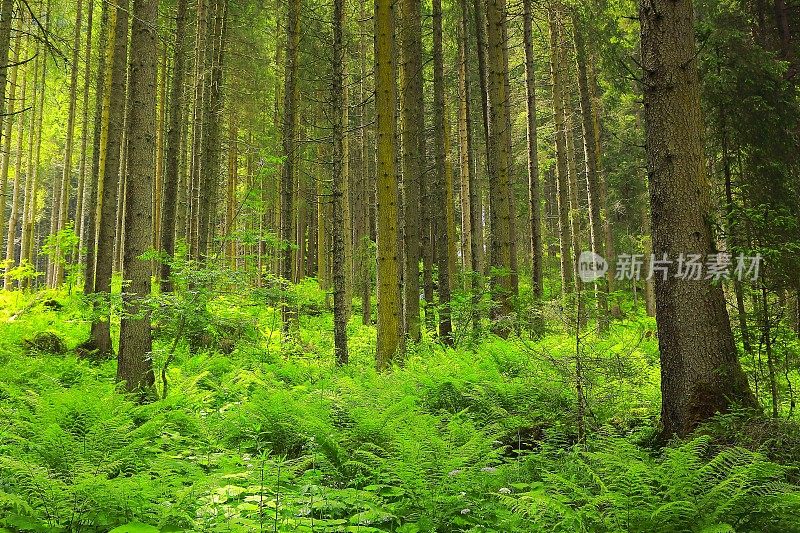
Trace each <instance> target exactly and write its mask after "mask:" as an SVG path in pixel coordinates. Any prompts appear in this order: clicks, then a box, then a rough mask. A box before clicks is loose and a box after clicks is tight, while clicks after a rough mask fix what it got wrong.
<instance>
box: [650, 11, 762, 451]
mask: <svg viewBox="0 0 800 533" xmlns="http://www.w3.org/2000/svg"><path fill="white" fill-rule="evenodd" d="M639 18H640V21H641V25H642V29H641V35H642V51H641V65H642V67H643V75H644V78H643V80H642V84H643V90H644V116H645V131H646V139H647V166H648V178H649V179H648V181H649V188H650V205H651V210H652V222H653V251H654V253H655V255H656V257H661V256H662V255H663V254H667V256H668V257H669V258H673V259H674V258H677V257H678V256H679V254H700V255H701V256H705V255H706V254H710V253H712V252H713V251H714V239H713V234H712V226H711V216H710V215H711V200H710V193H709V187H708V178H707V176H706V166H705V164H706V160H705V154H704V148H703V117H702V111H701V108H700V89H699V80H698V73H697V51H696V48H695V39H694V29H693V27H692V22H693V20H694V15H693V8H692V3H691V1H689V0H679V1H673V0H649V1H646V2H644V1H643V2H641V3H640V7H639ZM688 206H691V209H688V208H687V207H688ZM672 274H673V275H674V272H673V273H672ZM656 321H657V323H658V339H659V349H660V351H661V393H662V409H661V423H662V425H663V431H664V435H665V436H670V435H673V434H678V435H686V434H688V433H689V432H690V431H691V430H692V429H694V428H695V427H696V426H697V425H698V424H699V423H701V422H703V421H704V420H706V419H708V418H709V417H711V416H713V415H714V414H715V413H717V412H727V411H729V410H730V408H731V406H732V405H734V404H740V405H742V406H746V407H751V406H755V405H756V400H755V398H754V396H753V394H752V392H751V391H750V387H749V385H748V383H747V378H746V376H745V374H744V372H743V371H742V368H741V366H740V364H739V360H738V358H737V351H736V345H735V343H734V340H733V335H732V333H731V326H730V320H729V318H728V311H727V308H726V304H725V297H724V295H723V293H722V288H721V287H719V286H716V285H714V284H712V283H710V282H709V281H702V280H697V281H694V280H687V279H677V278H675V277H673V276H670V277H668V279H666V280H665V279H663V278H662V277H660V276H659V277H657V278H656Z"/></svg>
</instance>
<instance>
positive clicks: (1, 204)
mask: <svg viewBox="0 0 800 533" xmlns="http://www.w3.org/2000/svg"><path fill="white" fill-rule="evenodd" d="M14 41H15V42H14V63H15V64H16V66H14V67H13V70H12V71H11V79H10V82H11V83H10V85H11V86H10V88H9V89H8V102H9V103H8V106H7V107H6V111H7V112H8V115H9V116H8V118H7V119H6V120H5V121H3V122H2V129H3V131H2V138H0V141H2V142H0V144H1V145H2V146H3V154H2V155H3V163H2V168H1V169H0V244H2V238H3V236H5V234H6V226H5V224H6V218H5V207H6V199H7V195H8V172H9V167H10V163H11V127H12V125H13V123H14V114H15V112H16V111H17V101H16V96H17V79H18V78H19V71H20V69H21V68H22V67H21V65H19V64H18V63H19V58H20V47H21V45H22V38H21V36H20V34H17V37H16V38H15V39H14ZM24 75H25V73H24V72H23V76H24ZM24 106H25V102H24V97H23V101H22V102H21V105H20V110H22V109H24ZM19 126H20V127H19V128H18V130H19V131H18V132H17V137H18V139H19V140H22V128H21V126H22V122H20V123H19ZM19 170H20V167H19V165H16V166H15V167H14V190H13V193H12V201H11V212H12V218H14V219H16V216H17V215H16V213H17V206H16V203H17V201H18V199H19V187H18V183H19V181H20V180H19V179H18V178H19V176H20V172H19ZM15 223H16V220H15ZM10 226H11V222H10V221H9V227H10ZM15 236H16V228H14V231H10V232H9V235H8V243H9V244H11V250H12V254H13V250H14V248H13V241H14V237H15ZM8 248H9V246H8V245H7V246H6V250H7V249H8ZM8 255H9V254H6V256H8ZM6 259H9V258H8V257H6ZM12 260H13V258H12Z"/></svg>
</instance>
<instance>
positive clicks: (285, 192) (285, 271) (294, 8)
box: [281, 0, 300, 334]
mask: <svg viewBox="0 0 800 533" xmlns="http://www.w3.org/2000/svg"><path fill="white" fill-rule="evenodd" d="M299 42H300V0H289V3H288V16H287V26H286V65H285V67H286V68H285V74H284V76H285V77H284V79H285V86H284V94H283V128H282V129H283V154H284V157H285V158H286V160H285V161H284V163H283V169H282V171H283V174H282V178H281V241H282V242H281V250H282V251H281V277H282V278H283V281H284V283H288V282H289V281H291V279H292V255H293V254H292V247H291V243H292V242H293V241H294V238H293V233H294V216H293V214H294V183H295V180H296V176H295V167H296V164H297V159H298V157H297V156H298V154H297V147H296V146H295V134H296V132H297V108H298V103H297V101H298V87H297V75H298V46H299ZM287 290H288V288H287ZM281 309H282V317H283V331H284V334H288V333H289V330H290V328H292V327H294V325H295V323H296V321H297V312H296V310H295V309H293V307H292V306H291V305H290V304H289V302H288V301H287V300H286V298H285V297H284V301H283V302H282V303H281Z"/></svg>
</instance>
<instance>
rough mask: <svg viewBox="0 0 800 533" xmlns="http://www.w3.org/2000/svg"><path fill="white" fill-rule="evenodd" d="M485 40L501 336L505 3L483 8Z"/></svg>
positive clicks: (504, 316)
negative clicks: (486, 47)
mask: <svg viewBox="0 0 800 533" xmlns="http://www.w3.org/2000/svg"><path fill="white" fill-rule="evenodd" d="M486 19H487V32H486V34H487V41H488V49H489V50H488V68H489V72H488V82H489V83H488V86H489V113H490V120H491V125H492V127H491V130H490V135H489V155H490V157H491V158H492V165H491V167H492V168H493V170H494V172H493V173H490V176H491V179H490V180H489V203H490V207H491V226H492V227H491V265H492V268H493V269H494V272H493V274H492V277H491V283H492V297H493V299H494V300H495V302H496V305H495V307H494V308H493V319H494V324H493V327H494V331H495V332H496V333H498V334H499V335H501V336H505V335H508V333H509V332H510V328H509V324H508V319H509V317H510V315H511V313H512V312H513V308H512V302H511V299H512V297H513V296H514V286H513V277H512V275H511V274H512V270H511V269H512V267H513V265H512V261H511V259H512V257H511V256H512V253H511V248H512V246H513V243H512V242H511V239H512V236H513V235H512V230H511V224H512V220H511V217H512V206H511V176H510V172H509V162H510V160H511V159H510V157H511V154H510V153H509V148H510V146H511V143H510V141H509V139H508V137H509V136H510V134H511V132H510V128H511V125H510V124H509V123H508V115H507V113H506V109H505V106H506V104H507V98H508V95H507V94H506V87H507V84H506V76H507V75H508V73H507V72H506V68H505V52H504V48H505V46H506V43H505V40H504V38H503V37H504V35H505V2H504V0H489V1H488V2H487V5H486Z"/></svg>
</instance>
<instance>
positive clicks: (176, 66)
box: [159, 0, 188, 292]
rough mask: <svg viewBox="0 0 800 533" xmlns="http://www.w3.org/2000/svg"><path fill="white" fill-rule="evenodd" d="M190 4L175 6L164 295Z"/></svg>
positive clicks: (168, 281)
mask: <svg viewBox="0 0 800 533" xmlns="http://www.w3.org/2000/svg"><path fill="white" fill-rule="evenodd" d="M187 3H188V2H187V0H178V2H177V4H176V6H175V52H174V55H173V62H172V80H171V82H170V83H171V85H170V90H169V94H170V98H169V104H170V107H169V118H168V119H167V120H168V123H167V147H166V154H165V168H164V207H163V209H162V211H161V251H162V252H163V253H164V254H165V256H166V258H167V260H166V261H163V262H162V263H161V272H160V274H159V278H160V283H161V292H171V291H172V279H171V266H170V261H171V260H172V258H173V257H174V255H175V237H176V234H177V235H180V233H177V231H176V230H177V228H176V221H175V219H176V216H177V206H178V188H179V183H180V180H179V173H180V163H181V129H182V127H183V122H184V117H183V110H184V100H183V84H184V80H185V78H186V60H185V55H186V54H185V52H184V44H185V41H186V11H187V7H186V6H187Z"/></svg>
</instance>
